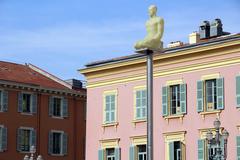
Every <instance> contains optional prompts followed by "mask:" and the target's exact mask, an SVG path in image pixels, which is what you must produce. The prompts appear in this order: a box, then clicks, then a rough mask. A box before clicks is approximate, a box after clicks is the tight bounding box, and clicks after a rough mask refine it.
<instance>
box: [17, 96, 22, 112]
mask: <svg viewBox="0 0 240 160" xmlns="http://www.w3.org/2000/svg"><path fill="white" fill-rule="evenodd" d="M22 109H23V96H22V93H21V92H20V93H18V112H22Z"/></svg>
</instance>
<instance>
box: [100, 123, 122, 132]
mask: <svg viewBox="0 0 240 160" xmlns="http://www.w3.org/2000/svg"><path fill="white" fill-rule="evenodd" d="M117 126H118V122H113V123H104V124H102V127H103V131H105V128H106V127H115V129H116V130H117Z"/></svg>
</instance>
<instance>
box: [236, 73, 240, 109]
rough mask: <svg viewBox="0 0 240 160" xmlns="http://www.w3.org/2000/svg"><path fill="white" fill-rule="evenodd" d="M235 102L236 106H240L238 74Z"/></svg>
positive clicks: (239, 80) (239, 77)
mask: <svg viewBox="0 0 240 160" xmlns="http://www.w3.org/2000/svg"><path fill="white" fill-rule="evenodd" d="M236 102H237V107H238V108H240V76H237V77H236Z"/></svg>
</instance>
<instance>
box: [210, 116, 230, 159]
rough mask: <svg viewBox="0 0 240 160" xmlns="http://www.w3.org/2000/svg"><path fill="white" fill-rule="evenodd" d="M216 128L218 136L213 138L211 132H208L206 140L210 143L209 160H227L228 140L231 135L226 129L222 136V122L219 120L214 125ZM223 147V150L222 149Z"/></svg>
mask: <svg viewBox="0 0 240 160" xmlns="http://www.w3.org/2000/svg"><path fill="white" fill-rule="evenodd" d="M213 125H214V128H215V130H216V135H215V137H213V133H212V131H211V130H208V132H207V135H206V137H207V138H206V139H207V142H208V158H209V160H226V159H227V139H228V136H229V133H228V131H227V130H226V129H224V130H223V132H222V134H220V126H221V122H220V121H219V119H218V118H217V119H216V120H215V121H214V123H213ZM221 140H223V141H221ZM222 143H223V144H222ZM221 145H222V146H223V148H221Z"/></svg>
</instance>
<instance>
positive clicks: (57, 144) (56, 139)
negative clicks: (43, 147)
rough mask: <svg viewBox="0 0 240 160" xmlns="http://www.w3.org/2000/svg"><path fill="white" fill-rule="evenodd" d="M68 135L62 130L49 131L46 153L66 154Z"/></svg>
mask: <svg viewBox="0 0 240 160" xmlns="http://www.w3.org/2000/svg"><path fill="white" fill-rule="evenodd" d="M67 147H68V136H67V134H66V133H64V132H63V131H51V132H49V139H48V153H49V154H51V155H66V154H67Z"/></svg>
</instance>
